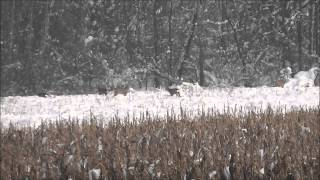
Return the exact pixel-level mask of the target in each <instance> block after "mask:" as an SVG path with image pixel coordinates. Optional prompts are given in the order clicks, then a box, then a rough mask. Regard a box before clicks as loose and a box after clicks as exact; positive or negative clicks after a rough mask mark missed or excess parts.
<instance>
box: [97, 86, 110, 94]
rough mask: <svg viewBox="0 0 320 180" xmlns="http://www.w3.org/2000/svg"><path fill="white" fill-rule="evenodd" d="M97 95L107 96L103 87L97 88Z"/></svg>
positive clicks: (106, 91) (106, 90)
mask: <svg viewBox="0 0 320 180" xmlns="http://www.w3.org/2000/svg"><path fill="white" fill-rule="evenodd" d="M98 93H99V94H105V95H107V94H108V89H107V88H104V87H98Z"/></svg>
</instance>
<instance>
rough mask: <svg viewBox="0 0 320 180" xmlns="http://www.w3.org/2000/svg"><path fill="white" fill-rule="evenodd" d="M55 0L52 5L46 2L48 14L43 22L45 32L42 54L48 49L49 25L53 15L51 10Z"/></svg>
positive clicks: (43, 34)
mask: <svg viewBox="0 0 320 180" xmlns="http://www.w3.org/2000/svg"><path fill="white" fill-rule="evenodd" d="M54 1H55V0H51V2H50V5H49V2H48V1H47V4H46V16H45V19H44V23H43V33H42V41H41V49H40V54H41V55H43V53H44V51H45V50H46V47H47V43H48V39H49V27H50V16H51V12H52V11H51V10H52V7H53V5H54Z"/></svg>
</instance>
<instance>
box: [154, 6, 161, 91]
mask: <svg viewBox="0 0 320 180" xmlns="http://www.w3.org/2000/svg"><path fill="white" fill-rule="evenodd" d="M157 10H158V6H157V0H154V1H153V38H154V39H153V49H154V60H155V62H156V63H158V55H159V52H158V26H157V24H158V22H157ZM154 85H155V87H156V88H159V87H160V80H159V78H158V77H157V75H156V74H154Z"/></svg>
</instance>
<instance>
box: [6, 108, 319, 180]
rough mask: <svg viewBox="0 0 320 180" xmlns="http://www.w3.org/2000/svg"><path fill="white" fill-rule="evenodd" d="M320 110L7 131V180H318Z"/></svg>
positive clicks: (184, 115)
mask: <svg viewBox="0 0 320 180" xmlns="http://www.w3.org/2000/svg"><path fill="white" fill-rule="evenodd" d="M319 115H320V112H319V108H318V107H317V108H315V109H308V110H305V109H300V110H295V111H290V112H287V113H284V114H283V113H281V112H280V110H279V111H273V110H271V109H268V110H266V111H265V112H259V113H256V112H250V113H248V114H247V115H245V116H235V115H232V114H230V113H229V114H218V113H214V112H212V111H207V112H204V113H203V114H201V115H200V116H199V117H192V118H191V117H189V116H188V115H187V113H186V112H183V111H182V110H181V114H180V116H179V117H177V116H174V115H168V116H167V117H165V118H162V119H161V118H157V117H151V116H149V115H148V113H146V115H145V116H142V117H141V118H140V119H135V120H129V119H125V120H123V119H122V120H120V119H119V118H117V117H115V118H113V120H112V121H109V123H108V124H103V123H102V120H96V119H95V118H94V117H92V118H91V119H90V120H88V121H76V120H73V121H71V120H70V121H60V122H51V123H46V124H42V125H41V126H39V127H35V128H32V127H27V128H21V127H20V128H17V127H15V126H12V125H11V126H10V127H9V128H3V129H2V134H1V154H2V155H1V157H2V160H1V179H320V164H319V162H320V161H319V159H320V150H319V147H320V131H319V129H320V123H319Z"/></svg>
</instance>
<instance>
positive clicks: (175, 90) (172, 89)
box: [166, 87, 180, 97]
mask: <svg viewBox="0 0 320 180" xmlns="http://www.w3.org/2000/svg"><path fill="white" fill-rule="evenodd" d="M166 90H167V91H168V92H169V93H170V95H171V96H173V95H177V96H179V97H180V92H179V88H177V87H168V88H167V89H166Z"/></svg>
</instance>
